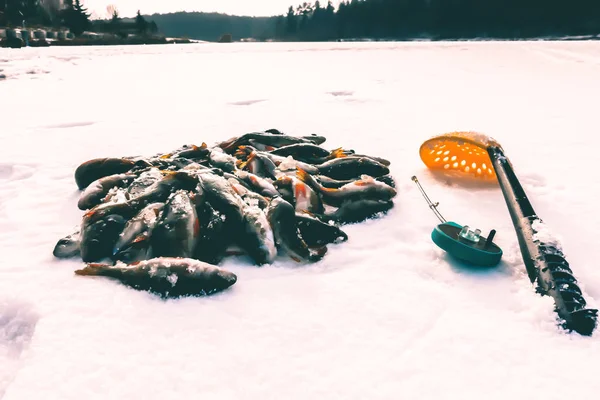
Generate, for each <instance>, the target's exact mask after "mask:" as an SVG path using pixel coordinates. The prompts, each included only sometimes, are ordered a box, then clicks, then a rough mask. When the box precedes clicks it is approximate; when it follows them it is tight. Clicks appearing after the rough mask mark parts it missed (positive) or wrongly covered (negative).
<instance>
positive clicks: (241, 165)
mask: <svg viewBox="0 0 600 400" xmlns="http://www.w3.org/2000/svg"><path fill="white" fill-rule="evenodd" d="M255 157H256V153H255V152H252V153H250V155H249V156H248V158H247V159H246V161H245V162H243V163H241V164H240V166H239V167H238V168H239V169H245V168H246V167H248V164H250V162H251V161H252V160H254V158H255ZM249 170H250V168H249ZM250 172H252V171H251V170H250Z"/></svg>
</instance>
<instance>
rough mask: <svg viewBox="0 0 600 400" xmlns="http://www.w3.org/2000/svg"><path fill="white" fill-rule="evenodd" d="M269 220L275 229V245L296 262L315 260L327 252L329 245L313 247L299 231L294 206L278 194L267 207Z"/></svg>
mask: <svg viewBox="0 0 600 400" xmlns="http://www.w3.org/2000/svg"><path fill="white" fill-rule="evenodd" d="M266 215H267V220H268V221H269V224H270V225H271V228H272V229H273V236H274V238H275V245H276V247H277V248H278V249H282V250H283V251H285V252H286V253H287V255H288V256H289V257H290V258H292V259H293V260H294V261H296V262H305V261H309V262H315V261H318V260H320V259H322V258H323V257H324V256H325V254H326V253H327V247H319V248H317V249H311V248H309V247H308V245H307V244H306V242H305V241H304V240H303V239H302V237H301V236H300V235H299V233H298V226H297V223H296V211H295V210H294V207H293V206H292V205H291V204H290V203H288V202H287V201H285V200H284V199H283V198H281V197H279V196H277V197H274V198H273V199H271V203H270V204H269V207H267V213H266Z"/></svg>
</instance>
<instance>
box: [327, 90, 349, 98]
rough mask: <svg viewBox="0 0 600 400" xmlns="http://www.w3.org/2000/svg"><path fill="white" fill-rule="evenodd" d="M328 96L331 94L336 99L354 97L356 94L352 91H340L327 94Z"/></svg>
mask: <svg viewBox="0 0 600 400" xmlns="http://www.w3.org/2000/svg"><path fill="white" fill-rule="evenodd" d="M327 94H330V95H332V96H335V97H345V96H352V95H353V94H354V92H353V91H351V90H339V91H333V92H327Z"/></svg>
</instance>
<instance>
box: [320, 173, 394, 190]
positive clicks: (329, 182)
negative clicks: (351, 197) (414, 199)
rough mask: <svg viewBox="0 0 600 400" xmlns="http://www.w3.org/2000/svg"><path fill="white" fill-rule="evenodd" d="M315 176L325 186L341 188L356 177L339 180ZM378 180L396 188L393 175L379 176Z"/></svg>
mask: <svg viewBox="0 0 600 400" xmlns="http://www.w3.org/2000/svg"><path fill="white" fill-rule="evenodd" d="M314 178H315V179H316V180H317V182H319V183H320V184H321V185H322V186H323V187H326V188H331V189H339V188H341V187H342V186H344V185H347V184H349V183H352V182H354V181H355V180H356V179H345V180H337V179H333V178H330V177H328V176H325V175H315V176H314ZM375 180H376V181H379V182H383V183H385V184H386V185H388V186H391V187H393V188H396V182H395V181H394V178H392V176H391V175H384V176H378V177H376V178H375Z"/></svg>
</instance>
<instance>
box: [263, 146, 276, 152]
mask: <svg viewBox="0 0 600 400" xmlns="http://www.w3.org/2000/svg"><path fill="white" fill-rule="evenodd" d="M276 148H277V147H273V146H265V150H266V151H273V150H275V149H276Z"/></svg>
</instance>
